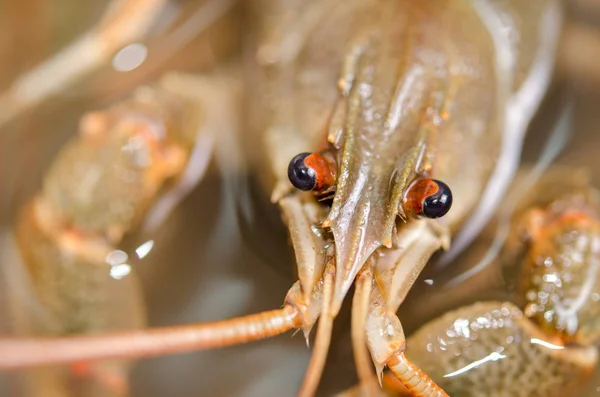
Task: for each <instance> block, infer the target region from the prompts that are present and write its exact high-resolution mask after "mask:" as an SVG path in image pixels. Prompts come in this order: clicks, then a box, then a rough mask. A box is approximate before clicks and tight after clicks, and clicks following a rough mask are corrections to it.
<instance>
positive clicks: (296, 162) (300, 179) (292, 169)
mask: <svg viewBox="0 0 600 397" xmlns="http://www.w3.org/2000/svg"><path fill="white" fill-rule="evenodd" d="M310 155H311V153H300V154H299V155H297V156H296V157H294V158H293V159H292V161H290V165H289V167H288V178H289V179H290V182H291V183H292V185H294V187H295V188H296V189H300V190H312V189H313V188H314V187H315V186H316V184H317V173H316V172H315V170H313V169H312V168H310V167H307V166H306V163H305V162H304V160H305V159H306V158H307V157H308V156H310Z"/></svg>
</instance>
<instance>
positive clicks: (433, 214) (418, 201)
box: [402, 179, 452, 219]
mask: <svg viewBox="0 0 600 397" xmlns="http://www.w3.org/2000/svg"><path fill="white" fill-rule="evenodd" d="M402 206H403V209H404V212H405V213H407V214H414V215H416V216H424V217H426V218H431V219H435V218H441V217H442V216H444V215H446V213H448V211H450V207H452V191H451V190H450V188H449V187H448V185H446V184H445V183H444V182H441V181H438V180H435V179H418V180H416V181H415V182H413V183H412V184H411V185H410V186H409V188H408V190H407V191H406V193H405V195H404V199H403V200H402Z"/></svg>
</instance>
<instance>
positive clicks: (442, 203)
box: [423, 180, 452, 219]
mask: <svg viewBox="0 0 600 397" xmlns="http://www.w3.org/2000/svg"><path fill="white" fill-rule="evenodd" d="M432 182H434V183H435V184H436V185H437V186H438V189H437V191H436V192H434V193H433V194H430V195H429V196H427V197H425V199H424V200H423V215H425V216H426V217H427V218H432V219H435V218H440V217H442V216H444V215H446V213H447V212H448V211H450V207H452V191H451V190H450V188H449V187H448V185H446V184H445V183H444V182H440V181H438V180H432Z"/></svg>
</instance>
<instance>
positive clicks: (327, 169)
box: [304, 153, 337, 191]
mask: <svg viewBox="0 0 600 397" xmlns="http://www.w3.org/2000/svg"><path fill="white" fill-rule="evenodd" d="M304 163H305V164H306V166H307V167H309V168H312V169H313V170H314V171H315V174H316V179H317V180H316V183H315V187H314V188H313V190H316V191H321V190H326V189H329V188H330V187H331V186H333V185H335V176H336V171H337V170H336V169H335V167H334V166H333V164H331V162H329V161H328V160H327V159H325V157H323V156H321V155H320V154H318V153H313V154H311V155H309V156H308V157H306V159H304Z"/></svg>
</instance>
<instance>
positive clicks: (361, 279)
mask: <svg viewBox="0 0 600 397" xmlns="http://www.w3.org/2000/svg"><path fill="white" fill-rule="evenodd" d="M372 287H373V273H372V271H371V268H370V267H367V268H366V269H364V270H363V271H361V272H360V273H359V275H358V277H357V280H356V289H355V290H354V299H353V301H352V351H353V352H354V363H355V365H356V371H357V373H358V379H359V381H360V385H359V387H361V388H364V391H365V392H366V393H367V394H368V395H373V396H374V395H376V391H375V388H376V384H375V382H374V380H375V376H374V375H375V374H374V372H373V369H372V364H371V359H370V357H369V351H368V350H367V336H366V333H365V323H366V321H367V315H368V313H369V298H370V296H371V289H372Z"/></svg>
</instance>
